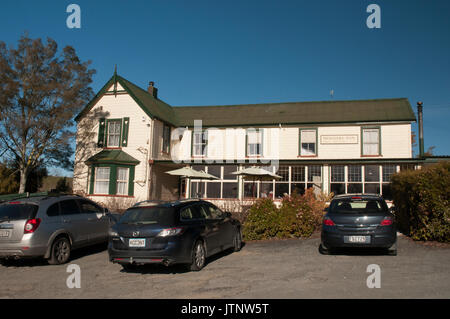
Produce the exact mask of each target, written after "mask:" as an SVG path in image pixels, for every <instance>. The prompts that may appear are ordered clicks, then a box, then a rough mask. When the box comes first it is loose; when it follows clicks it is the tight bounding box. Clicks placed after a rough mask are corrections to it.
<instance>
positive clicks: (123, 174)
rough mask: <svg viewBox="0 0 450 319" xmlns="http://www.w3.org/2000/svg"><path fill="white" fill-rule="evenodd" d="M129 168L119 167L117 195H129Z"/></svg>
mask: <svg viewBox="0 0 450 319" xmlns="http://www.w3.org/2000/svg"><path fill="white" fill-rule="evenodd" d="M128 175H129V168H125V167H118V168H117V190H116V191H117V195H128Z"/></svg>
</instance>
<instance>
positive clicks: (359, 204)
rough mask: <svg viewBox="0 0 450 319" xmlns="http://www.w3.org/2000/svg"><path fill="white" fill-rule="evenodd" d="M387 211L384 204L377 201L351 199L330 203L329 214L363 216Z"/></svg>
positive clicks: (381, 201)
mask: <svg viewBox="0 0 450 319" xmlns="http://www.w3.org/2000/svg"><path fill="white" fill-rule="evenodd" d="M388 210H389V209H388V207H387V205H386V202H385V201H383V200H377V199H365V198H362V199H358V198H356V199H353V198H351V199H350V198H342V199H335V200H333V201H332V202H331V205H330V209H329V212H331V213H342V214H346V213H347V214H352V213H364V214H371V213H373V214H376V213H380V212H387V211H388Z"/></svg>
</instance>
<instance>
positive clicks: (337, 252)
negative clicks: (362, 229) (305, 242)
mask: <svg viewBox="0 0 450 319" xmlns="http://www.w3.org/2000/svg"><path fill="white" fill-rule="evenodd" d="M319 253H320V254H322V255H331V256H333V255H334V256H389V254H388V250H387V249H382V248H372V247H351V248H334V249H333V250H331V251H330V252H329V253H327V254H324V253H321V252H320V249H319Z"/></svg>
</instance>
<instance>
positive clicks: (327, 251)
mask: <svg viewBox="0 0 450 319" xmlns="http://www.w3.org/2000/svg"><path fill="white" fill-rule="evenodd" d="M319 253H321V254H322V255H329V254H330V253H331V251H330V249H328V248H325V246H324V245H323V244H322V243H320V246H319Z"/></svg>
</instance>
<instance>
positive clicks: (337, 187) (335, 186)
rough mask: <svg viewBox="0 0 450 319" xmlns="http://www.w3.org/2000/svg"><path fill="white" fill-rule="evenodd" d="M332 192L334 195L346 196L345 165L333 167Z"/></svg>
mask: <svg viewBox="0 0 450 319" xmlns="http://www.w3.org/2000/svg"><path fill="white" fill-rule="evenodd" d="M330 173H331V176H330V191H331V192H333V194H334V195H339V194H345V165H331V168H330Z"/></svg>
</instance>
